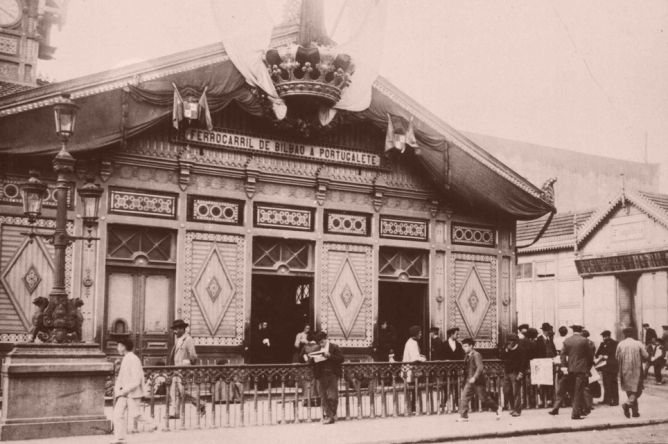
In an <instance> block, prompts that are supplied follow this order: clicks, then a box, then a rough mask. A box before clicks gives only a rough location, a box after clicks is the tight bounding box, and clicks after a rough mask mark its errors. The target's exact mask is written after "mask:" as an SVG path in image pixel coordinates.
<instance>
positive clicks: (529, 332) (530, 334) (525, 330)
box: [517, 324, 538, 361]
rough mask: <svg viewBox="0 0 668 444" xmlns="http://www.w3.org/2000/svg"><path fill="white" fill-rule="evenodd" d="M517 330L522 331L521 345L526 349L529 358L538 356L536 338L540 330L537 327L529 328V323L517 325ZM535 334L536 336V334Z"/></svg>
mask: <svg viewBox="0 0 668 444" xmlns="http://www.w3.org/2000/svg"><path fill="white" fill-rule="evenodd" d="M517 330H518V331H519V332H520V334H519V335H518V336H520V342H519V344H520V347H522V348H523V349H524V352H525V353H526V355H527V359H528V360H529V361H531V360H532V359H533V358H535V357H536V356H535V355H536V342H535V341H534V339H536V337H538V330H536V329H535V328H529V325H528V324H522V325H520V326H519V327H517ZM534 334H535V336H534Z"/></svg>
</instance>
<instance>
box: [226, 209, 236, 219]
mask: <svg viewBox="0 0 668 444" xmlns="http://www.w3.org/2000/svg"><path fill="white" fill-rule="evenodd" d="M223 216H225V217H226V218H227V219H232V218H233V217H234V208H232V207H227V208H225V209H224V210H223Z"/></svg>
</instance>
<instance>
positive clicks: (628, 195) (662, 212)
mask: <svg viewBox="0 0 668 444" xmlns="http://www.w3.org/2000/svg"><path fill="white" fill-rule="evenodd" d="M627 203H630V204H632V205H635V206H636V207H637V208H638V209H640V210H641V211H642V212H644V213H646V214H647V215H648V216H650V217H651V218H652V219H654V220H656V221H657V222H659V223H660V224H661V225H663V226H664V227H666V228H668V195H665V194H659V193H648V192H645V191H637V190H630V189H624V188H622V189H621V190H620V191H618V192H617V193H615V194H613V195H612V197H611V198H610V199H609V200H608V203H607V204H605V205H603V206H602V207H600V208H599V209H598V210H597V211H596V212H595V213H594V214H593V215H592V216H591V218H590V219H589V220H588V221H587V222H586V223H585V224H584V225H583V226H582V229H581V230H579V231H578V235H577V243H578V244H580V243H582V242H583V241H584V240H586V239H587V238H588V237H589V236H590V235H591V234H592V233H593V232H594V230H595V229H596V228H597V227H598V226H599V225H600V224H601V223H603V222H604V221H605V220H606V219H607V217H608V216H609V215H610V213H612V211H613V210H614V209H615V208H617V206H619V205H626V204H627Z"/></svg>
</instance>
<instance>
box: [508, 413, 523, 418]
mask: <svg viewBox="0 0 668 444" xmlns="http://www.w3.org/2000/svg"><path fill="white" fill-rule="evenodd" d="M520 415H521V413H519V412H513V413H511V414H510V416H512V417H515V418H516V417H518V416H520Z"/></svg>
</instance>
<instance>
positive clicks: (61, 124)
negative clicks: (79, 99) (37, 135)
mask: <svg viewBox="0 0 668 444" xmlns="http://www.w3.org/2000/svg"><path fill="white" fill-rule="evenodd" d="M77 109H78V106H77V105H76V104H75V103H74V102H73V101H72V100H70V97H69V95H67V94H65V95H63V96H62V97H61V98H60V99H59V101H58V102H57V103H56V104H55V105H54V106H53V112H54V116H55V118H56V134H58V135H59V136H60V137H61V138H62V139H64V140H67V139H69V138H70V136H72V134H74V124H75V122H76V116H77Z"/></svg>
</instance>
